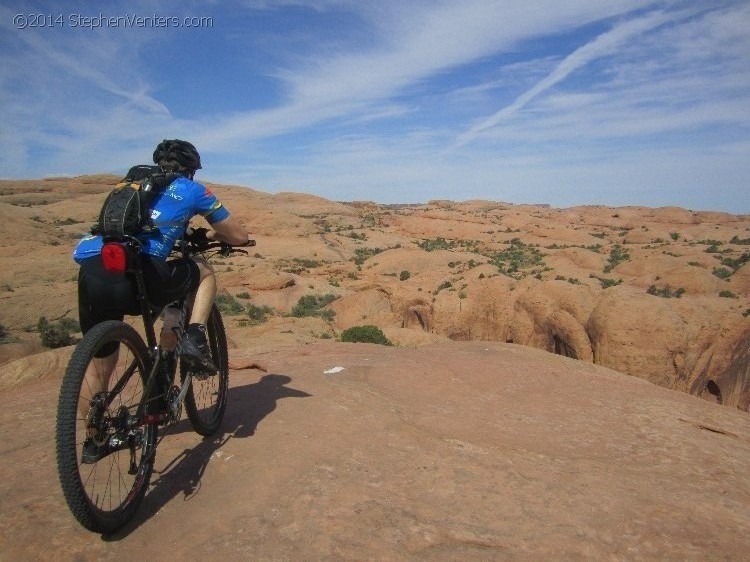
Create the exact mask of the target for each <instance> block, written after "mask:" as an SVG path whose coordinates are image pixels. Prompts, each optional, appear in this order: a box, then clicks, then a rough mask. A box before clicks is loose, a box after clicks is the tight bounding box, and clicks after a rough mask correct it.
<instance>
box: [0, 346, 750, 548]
mask: <svg viewBox="0 0 750 562" xmlns="http://www.w3.org/2000/svg"><path fill="white" fill-rule="evenodd" d="M233 356H234V358H235V359H236V360H237V364H240V363H241V361H242V359H243V358H247V362H250V361H251V359H252V357H253V354H251V353H250V352H249V351H246V352H244V353H243V352H242V351H234V352H233ZM263 358H264V362H265V363H266V364H267V366H268V368H269V373H267V374H266V373H261V372H259V371H257V370H235V371H233V372H232V373H231V383H232V388H231V390H230V393H229V400H230V402H229V410H228V415H227V418H226V420H225V424H224V427H223V432H224V433H223V435H221V436H220V437H218V438H216V439H213V440H201V439H200V438H199V436H197V435H196V434H195V433H193V432H192V431H191V430H190V428H189V425H188V424H187V422H186V421H182V422H180V423H179V424H177V425H176V426H174V427H173V428H171V429H170V430H169V433H170V434H169V435H168V436H167V437H166V438H165V439H164V441H163V442H162V444H161V446H160V448H159V450H158V453H157V470H158V474H155V477H154V479H153V483H152V488H151V490H150V491H149V494H148V495H147V496H146V499H145V501H144V504H143V506H142V508H141V511H140V513H139V515H138V517H137V519H136V521H134V522H133V524H132V525H131V526H129V527H127V528H126V529H124V530H123V531H122V532H121V533H119V534H118V535H116V536H113V537H104V538H102V537H100V536H98V535H93V534H91V533H88V532H87V531H85V530H83V529H82V528H81V527H79V526H78V524H77V523H76V522H75V521H74V520H73V518H72V516H71V515H70V514H69V513H68V512H67V508H66V507H65V505H64V503H63V499H62V497H61V492H60V490H59V485H58V483H57V476H56V471H55V461H54V438H53V434H54V429H53V426H54V410H55V408H56V401H57V387H58V385H59V380H54V379H48V380H43V381H40V382H34V383H30V384H27V385H25V386H22V387H20V388H17V389H14V390H11V391H4V392H3V393H1V394H0V427H1V428H2V435H3V439H2V444H1V445H0V453H1V455H0V459H2V460H0V560H31V559H38V560H52V559H54V560H110V559H112V560H114V559H117V560H142V559H145V558H146V557H153V556H158V557H160V558H161V559H165V560H189V559H196V560H200V559H207V558H208V557H210V558H211V559H216V558H219V559H221V560H224V561H231V560H364V559H369V560H372V559H375V560H456V559H467V560H494V559H500V560H529V559H556V560H566V559H576V560H578V559H593V560H602V559H616V560H706V559H728V560H740V559H743V558H744V557H746V555H747V552H750V536H748V534H747V532H746V531H747V529H748V528H749V527H750V477H748V469H747V468H748V466H749V465H750V417H749V416H748V415H747V414H746V413H742V412H738V411H734V410H732V409H730V408H724V407H720V406H716V405H713V404H710V403H707V402H703V401H701V400H698V399H696V398H692V397H689V396H687V395H685V394H681V393H677V392H671V391H667V390H664V389H661V388H659V387H656V386H653V385H651V384H649V383H646V382H644V381H641V380H638V379H635V378H632V377H627V376H624V375H620V374H618V373H615V372H613V371H609V370H607V369H603V368H600V367H596V366H593V365H590V364H586V363H581V362H576V361H573V360H569V359H565V358H562V357H558V356H554V355H550V354H547V353H544V352H541V351H537V350H533V349H529V348H521V347H518V346H513V345H506V344H487V343H476V342H475V343H450V344H440V345H431V346H426V347H422V348H418V349H405V348H386V347H382V346H371V345H361V344H340V343H320V344H313V345H308V346H300V347H297V348H290V347H288V346H287V347H285V348H281V347H280V348H278V349H267V350H265V353H264V355H263ZM334 367H343V370H339V371H338V372H336V373H330V374H326V373H325V371H328V370H331V369H332V368H334Z"/></svg>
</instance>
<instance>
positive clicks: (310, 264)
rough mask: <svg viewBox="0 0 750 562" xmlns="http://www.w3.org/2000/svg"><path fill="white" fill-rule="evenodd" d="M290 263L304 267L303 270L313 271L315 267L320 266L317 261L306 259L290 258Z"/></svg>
mask: <svg viewBox="0 0 750 562" xmlns="http://www.w3.org/2000/svg"><path fill="white" fill-rule="evenodd" d="M292 261H293V262H294V263H295V264H297V265H298V266H300V267H304V268H305V269H313V268H316V267H320V265H321V264H320V262H319V261H318V260H311V259H308V258H292Z"/></svg>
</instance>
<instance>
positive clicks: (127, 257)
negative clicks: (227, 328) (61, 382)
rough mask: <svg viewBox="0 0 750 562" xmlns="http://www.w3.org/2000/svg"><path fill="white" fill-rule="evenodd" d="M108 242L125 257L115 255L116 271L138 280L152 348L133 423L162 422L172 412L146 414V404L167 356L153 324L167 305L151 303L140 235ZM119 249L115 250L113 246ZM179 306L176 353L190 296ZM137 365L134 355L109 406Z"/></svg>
mask: <svg viewBox="0 0 750 562" xmlns="http://www.w3.org/2000/svg"><path fill="white" fill-rule="evenodd" d="M104 242H105V245H104V247H107V246H119V247H120V248H121V251H122V256H123V257H120V256H118V257H115V258H113V260H114V267H116V268H117V269H115V270H116V271H120V272H122V273H125V274H131V275H133V278H134V280H135V286H136V297H137V299H138V304H139V307H140V312H141V318H142V319H143V327H144V330H145V333H146V345H147V347H148V350H149V355H150V357H151V364H150V365H149V366H148V367H147V368H148V370H149V375H148V379H147V380H146V384H145V386H144V390H143V397H142V398H141V401H140V403H139V404H138V409H137V410H136V413H135V416H134V420H133V423H132V426H133V427H137V426H140V425H147V424H153V423H156V424H159V423H162V422H163V421H166V419H167V418H168V416H169V412H167V413H160V414H147V413H146V408H147V404H148V402H149V401H150V400H153V399H154V397H153V396H152V394H153V392H152V391H153V388H154V385H155V383H156V379H157V376H158V373H159V367H160V365H161V361H162V359H164V358H165V357H164V354H163V353H162V348H161V346H160V345H159V343H158V341H157V339H156V330H155V328H154V325H155V323H156V319H157V318H158V317H159V315H160V314H161V312H162V311H163V310H164V308H160V309H158V310H153V309H152V307H151V305H150V304H149V301H148V292H147V290H146V281H145V279H144V276H143V268H142V258H141V252H140V250H141V243H140V241H139V240H138V239H137V238H134V237H130V236H128V237H125V239H124V240H107V239H105V240H104ZM180 249H181V251H182V253H183V254H186V251H185V247H184V246H183V247H181V248H180ZM114 251H116V250H114ZM105 267H107V265H106V258H105ZM178 302H179V308H180V323H179V327H180V329H179V330H178V333H177V339H178V342H177V349H176V350H174V351H171V352H169V353H176V351H177V350H178V349H179V345H180V339H181V336H182V328H183V326H184V324H185V319H186V318H187V316H188V312H189V311H188V308H189V306H188V305H189V303H188V299H187V298H186V297H183V298H182V299H180V300H179V301H178ZM175 367H176V365H173V367H172V371H171V372H170V373H169V379H170V380H169V382H170V384H171V383H172V381H174V375H175V372H174V369H175ZM136 368H137V364H136V361H135V359H134V360H133V363H132V364H131V365H130V366H129V367H128V368H127V369H126V370H125V372H124V373H123V375H122V377H120V379H119V380H118V381H117V382H116V383H115V385H114V386H113V387H112V390H110V391H109V393H108V394H107V398H106V403H105V406H107V407H108V406H109V404H110V403H111V402H112V400H113V399H114V397H115V396H117V395H118V394H119V393H120V392H121V391H122V389H123V387H124V386H125V384H127V382H128V380H129V379H130V377H131V376H132V374H133V372H134V371H135V369H136ZM191 378H192V374H191V373H188V375H187V376H186V377H185V380H184V381H182V388H181V389H180V393H179V395H178V396H177V399H176V400H175V403H174V404H170V410H174V407H175V406H176V405H179V404H180V403H181V402H182V400H183V399H184V397H185V394H186V393H187V389H188V388H189V386H190V382H191Z"/></svg>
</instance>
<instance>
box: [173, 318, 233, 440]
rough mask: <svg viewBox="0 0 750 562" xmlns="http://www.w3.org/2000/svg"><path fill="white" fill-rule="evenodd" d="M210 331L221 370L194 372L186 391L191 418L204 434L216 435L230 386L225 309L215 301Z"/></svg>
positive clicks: (209, 322)
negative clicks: (197, 373)
mask: <svg viewBox="0 0 750 562" xmlns="http://www.w3.org/2000/svg"><path fill="white" fill-rule="evenodd" d="M206 332H207V336H208V342H209V346H210V348H211V357H212V358H213V360H214V364H215V365H216V367H217V368H218V371H217V373H216V374H214V375H211V376H208V377H203V378H201V377H195V376H194V377H193V379H192V382H191V383H190V388H189V389H188V392H187V394H186V395H185V412H186V413H187V416H188V419H189V420H190V423H191V424H192V426H193V429H194V430H195V431H196V432H197V433H198V434H200V435H203V436H204V437H208V436H210V435H213V434H214V433H216V432H217V431H218V430H219V428H220V427H221V422H222V420H223V419H224V412H225V410H226V407H227V389H228V387H229V355H228V352H227V336H226V333H225V331H224V323H223V322H222V319H221V313H220V312H219V309H218V307H217V306H216V305H215V304H214V305H213V308H212V309H211V315H210V316H209V318H208V322H207V323H206ZM181 369H182V377H183V380H184V378H185V375H186V374H187V373H186V370H185V368H184V366H182V367H181Z"/></svg>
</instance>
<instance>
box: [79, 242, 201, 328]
mask: <svg viewBox="0 0 750 562" xmlns="http://www.w3.org/2000/svg"><path fill="white" fill-rule="evenodd" d="M141 257H142V263H143V277H144V280H145V281H146V292H147V293H148V301H149V304H151V306H152V307H156V308H161V307H164V306H166V305H168V304H169V303H170V302H174V301H176V300H178V299H181V298H182V297H184V296H186V295H188V294H189V293H190V292H191V291H193V290H195V289H196V288H197V287H198V283H199V282H200V270H199V269H198V264H196V263H195V262H194V261H193V260H191V259H189V258H179V259H175V260H169V261H163V260H159V259H157V258H152V257H150V256H145V255H144V256H141ZM135 285H136V283H135V278H134V277H133V276H132V275H131V274H129V273H125V274H123V273H110V272H108V271H106V270H105V269H104V266H103V264H102V258H101V256H95V257H93V258H89V259H87V260H84V261H83V262H81V269H80V271H79V272H78V320H79V322H80V323H81V331H82V332H83V333H84V334H85V333H86V332H87V331H88V330H90V329H91V328H93V327H94V326H95V325H96V324H98V323H99V322H104V321H105V320H122V319H123V318H124V316H125V315H126V314H132V315H137V314H140V313H141V309H140V305H139V304H138V298H137V295H136V286H135Z"/></svg>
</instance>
